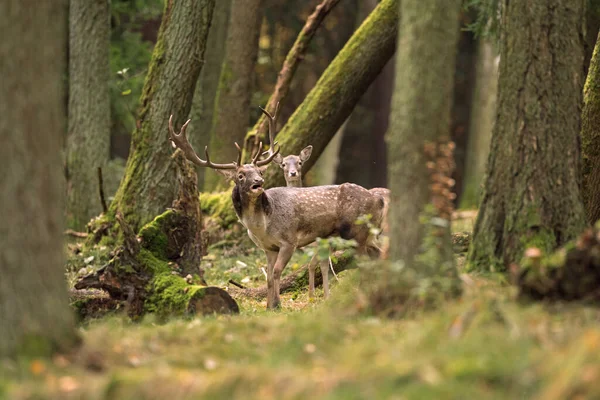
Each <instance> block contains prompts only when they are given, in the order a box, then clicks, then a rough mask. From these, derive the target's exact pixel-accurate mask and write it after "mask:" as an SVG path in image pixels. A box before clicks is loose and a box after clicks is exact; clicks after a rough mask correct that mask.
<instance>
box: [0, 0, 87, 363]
mask: <svg viewBox="0 0 600 400" xmlns="http://www.w3.org/2000/svg"><path fill="white" fill-rule="evenodd" d="M0 15H2V16H3V17H2V20H1V22H0V35H1V37H2V41H0V57H2V62H1V63H0V76H2V80H1V83H0V112H1V113H2V118H1V119H0V138H1V139H2V146H0V159H2V163H3V168H2V169H3V173H2V174H0V190H1V191H2V204H1V205H0V220H1V221H2V224H0V273H1V274H2V279H0V315H1V316H2V317H1V319H2V323H0V358H2V357H13V356H19V357H38V356H45V355H48V354H49V353H51V352H52V351H54V350H56V349H63V350H65V349H66V348H68V347H69V346H72V345H73V344H75V342H76V333H75V329H74V325H73V315H72V313H71V310H70V309H69V305H68V302H67V298H68V297H67V290H66V283H65V279H64V275H63V265H64V264H63V262H64V258H63V256H64V255H63V246H62V230H63V212H64V186H63V182H64V178H63V176H62V171H63V162H62V157H61V150H62V148H63V147H62V143H63V138H64V136H63V134H64V131H65V130H66V118H65V117H66V115H67V110H66V108H65V103H64V101H63V100H64V85H63V78H64V72H65V67H66V65H65V61H66V43H67V2H66V1H65V0H63V1H59V0H56V1H48V2H40V3H38V4H36V5H35V7H31V5H30V4H27V3H25V2H22V1H20V0H6V1H2V2H1V3H0Z"/></svg>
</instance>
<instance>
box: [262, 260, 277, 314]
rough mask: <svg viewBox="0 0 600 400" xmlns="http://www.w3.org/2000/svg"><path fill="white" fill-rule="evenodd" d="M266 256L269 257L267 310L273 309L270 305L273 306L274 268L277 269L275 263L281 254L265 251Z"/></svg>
mask: <svg viewBox="0 0 600 400" xmlns="http://www.w3.org/2000/svg"><path fill="white" fill-rule="evenodd" d="M265 254H266V255H267V308H272V307H270V306H269V305H270V304H273V300H274V298H273V289H274V287H275V286H274V281H273V267H275V261H277V255H278V254H279V253H278V252H277V251H268V250H265Z"/></svg>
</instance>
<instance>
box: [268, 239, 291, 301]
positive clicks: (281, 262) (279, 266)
mask: <svg viewBox="0 0 600 400" xmlns="http://www.w3.org/2000/svg"><path fill="white" fill-rule="evenodd" d="M294 250H296V246H294V245H285V246H282V247H280V248H279V253H278V254H277V261H275V265H274V267H273V290H272V291H271V294H272V296H268V297H267V308H279V306H280V300H279V280H280V279H281V273H282V272H283V269H284V268H285V266H286V265H287V263H288V262H289V261H290V258H292V255H293V254H294ZM267 289H268V287H267ZM267 291H268V290H267ZM269 300H271V302H269Z"/></svg>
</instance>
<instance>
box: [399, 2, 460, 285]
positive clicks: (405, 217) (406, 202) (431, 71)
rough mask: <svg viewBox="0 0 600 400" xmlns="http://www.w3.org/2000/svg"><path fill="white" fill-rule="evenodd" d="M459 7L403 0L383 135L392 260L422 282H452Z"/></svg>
mask: <svg viewBox="0 0 600 400" xmlns="http://www.w3.org/2000/svg"><path fill="white" fill-rule="evenodd" d="M460 3H461V2H460V0H451V1H450V0H436V1H428V2H423V1H420V0H402V1H401V6H400V19H401V20H400V32H399V36H398V37H399V39H398V43H399V45H398V54H397V58H396V78H395V79H396V82H395V89H394V96H393V99H392V114H391V118H390V133H389V134H388V159H389V160H390V161H389V163H388V184H389V186H388V187H389V188H390V190H391V204H390V208H389V209H390V212H391V215H390V227H391V232H390V258H391V259H392V260H394V261H400V260H401V261H403V262H404V263H405V264H406V266H407V267H408V268H413V269H415V270H417V271H418V274H419V275H420V276H429V277H434V276H450V277H453V279H454V278H455V277H456V275H457V273H456V268H455V267H454V257H453V252H452V241H451V238H450V219H451V214H452V199H453V197H452V196H451V193H450V190H451V186H452V184H451V179H450V174H451V173H452V168H453V161H452V149H453V146H452V144H451V143H450V142H449V141H450V111H451V107H452V98H453V90H454V72H455V64H456V54H457V44H458V36H459V13H460ZM423 32H428V34H427V35H423ZM424 217H425V218H424ZM434 220H439V221H440V222H434ZM425 254H426V255H427V257H428V258H427V260H426V261H427V262H420V261H421V258H420V257H423V256H424V255H425ZM455 280H456V279H455Z"/></svg>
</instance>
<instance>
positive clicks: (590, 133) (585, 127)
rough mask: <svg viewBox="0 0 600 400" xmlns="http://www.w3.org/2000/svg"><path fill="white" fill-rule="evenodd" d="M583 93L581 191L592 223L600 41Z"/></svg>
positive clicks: (596, 202) (597, 174) (596, 192)
mask: <svg viewBox="0 0 600 400" xmlns="http://www.w3.org/2000/svg"><path fill="white" fill-rule="evenodd" d="M599 38H600V35H599ZM583 96H584V97H583V112H582V114H581V151H582V153H583V154H582V155H583V157H582V158H583V168H582V175H583V185H582V194H583V201H584V204H585V211H586V215H587V219H588V222H590V223H592V224H594V223H595V222H596V221H598V220H599V219H600V41H598V42H596V47H595V49H594V55H593V56H592V61H591V62H590V68H589V71H588V74H587V79H586V81H585V89H584V92H583Z"/></svg>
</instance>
